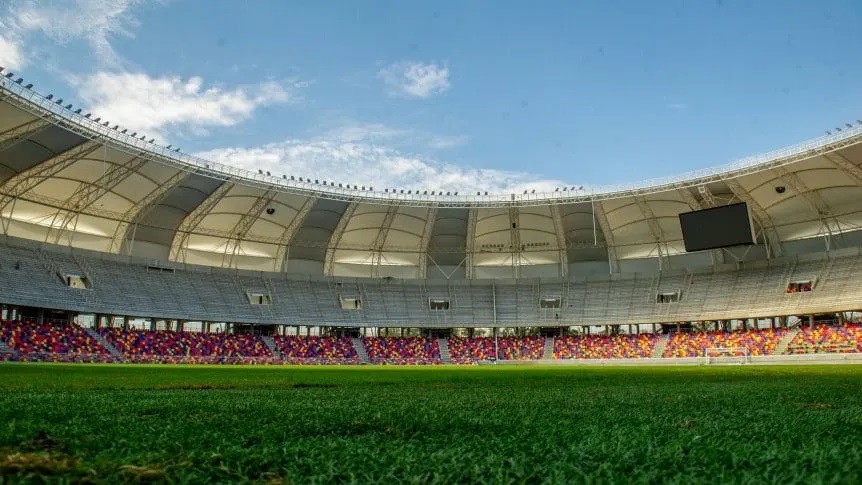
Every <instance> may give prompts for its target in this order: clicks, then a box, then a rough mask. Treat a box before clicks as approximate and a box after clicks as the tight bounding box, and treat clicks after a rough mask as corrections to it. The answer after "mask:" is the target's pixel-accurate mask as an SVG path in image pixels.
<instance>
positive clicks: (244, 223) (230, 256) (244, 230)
mask: <svg viewBox="0 0 862 485" xmlns="http://www.w3.org/2000/svg"><path fill="white" fill-rule="evenodd" d="M276 195H278V192H276V191H275V190H267V191H266V192H264V194H263V195H262V196H260V197H258V198H257V200H255V201H254V204H253V205H252V206H251V208H250V209H249V210H248V212H246V213H245V214H243V216H242V217H241V218H240V220H239V222H237V223H236V225H234V226H233V229H231V231H230V234H231V239H229V240H228V242H227V245H226V246H227V247H225V253H224V256H223V257H222V267H225V268H233V267H235V265H236V256H237V252H238V251H239V248H240V245H241V244H242V240H243V239H245V236H246V235H247V234H248V231H249V229H251V226H253V225H254V223H255V222H257V220H258V219H259V218H260V215H261V214H263V211H264V210H265V209H266V208H267V207H269V205H270V204H272V200H273V199H275V196H276Z"/></svg>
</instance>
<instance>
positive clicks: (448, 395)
mask: <svg viewBox="0 0 862 485" xmlns="http://www.w3.org/2000/svg"><path fill="white" fill-rule="evenodd" d="M0 391H2V392H0V418H2V419H0V423H3V424H2V425H0V474H2V475H3V477H4V478H7V479H10V480H11V481H16V480H27V479H28V477H29V478H32V477H34V476H43V477H46V476H47V477H57V478H60V479H72V480H76V479H86V480H95V481H103V482H116V481H129V480H145V481H148V480H155V481H159V480H165V481H170V482H188V483H193V482H201V481H207V480H209V481H216V482H256V481H259V482H271V481H274V482H281V481H286V482H293V483H331V482H333V481H338V482H345V483H351V482H353V483H392V482H406V483H453V482H460V483H464V482H473V483H476V482H482V483H540V482H546V483H572V482H596V481H598V482H625V483H631V482H640V483H647V482H649V483H655V482H679V483H692V482H709V483H742V482H746V483H813V482H817V483H860V482H862V475H860V473H862V472H860V471H862V447H860V446H859V443H860V442H862V367H860V366H849V365H845V366H788V367H773V366H763V367H757V366H725V367H670V368H667V367H643V368H631V367H625V368H622V367H620V368H604V367H603V368H560V367H547V368H541V367H502V366H501V367H480V368H450V367H447V368H439V367H436V368H433V367H432V368H403V367H386V368H377V367H375V368H368V367H338V368H333V367H289V368H283V367H220V366H212V367H207V366H200V367H197V366H117V365H50V364H46V365H40V364H8V365H2V366H0Z"/></svg>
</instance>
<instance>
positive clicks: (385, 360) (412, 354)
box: [362, 337, 443, 365]
mask: <svg viewBox="0 0 862 485" xmlns="http://www.w3.org/2000/svg"><path fill="white" fill-rule="evenodd" d="M362 345H363V347H365V353H367V354H368V360H369V361H370V362H372V363H374V364H398V365H417V364H424V365H428V364H441V363H443V360H442V359H441V358H440V346H439V345H438V343H437V340H436V339H429V338H425V337H363V338H362Z"/></svg>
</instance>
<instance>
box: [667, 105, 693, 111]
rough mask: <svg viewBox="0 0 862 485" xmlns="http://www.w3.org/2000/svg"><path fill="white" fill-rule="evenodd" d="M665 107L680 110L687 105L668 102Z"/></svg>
mask: <svg viewBox="0 0 862 485" xmlns="http://www.w3.org/2000/svg"><path fill="white" fill-rule="evenodd" d="M667 107H668V108H670V109H673V110H676V111H682V110H684V109H686V108H688V105H687V104H685V103H668V105H667Z"/></svg>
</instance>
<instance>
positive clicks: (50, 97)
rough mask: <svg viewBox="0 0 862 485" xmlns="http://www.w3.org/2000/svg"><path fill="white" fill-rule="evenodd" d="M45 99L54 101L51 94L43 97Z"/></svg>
mask: <svg viewBox="0 0 862 485" xmlns="http://www.w3.org/2000/svg"><path fill="white" fill-rule="evenodd" d="M45 99H47V100H52V99H54V95H53V94H49V95H47V96H45Z"/></svg>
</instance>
